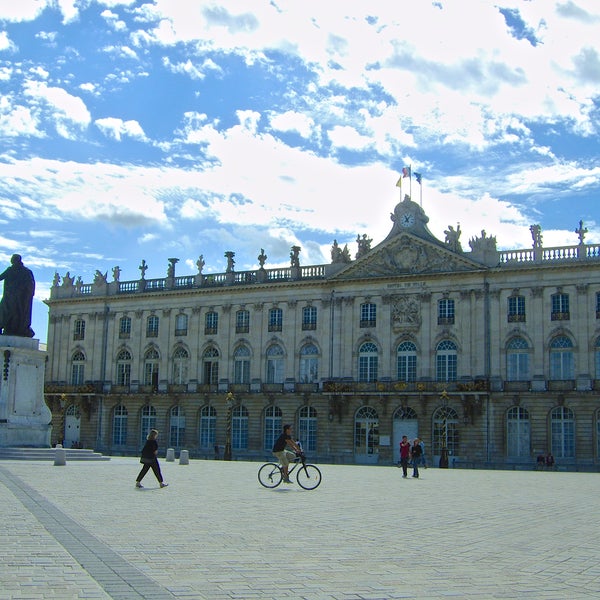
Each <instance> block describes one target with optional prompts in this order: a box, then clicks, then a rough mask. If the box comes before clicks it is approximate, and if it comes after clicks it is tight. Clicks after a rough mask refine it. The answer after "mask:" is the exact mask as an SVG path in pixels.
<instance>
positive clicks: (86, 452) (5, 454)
mask: <svg viewBox="0 0 600 600" xmlns="http://www.w3.org/2000/svg"><path fill="white" fill-rule="evenodd" d="M64 450H65V454H66V459H67V462H69V461H72V460H77V461H83V460H85V461H99V460H110V457H109V456H104V455H103V454H100V453H99V452H94V450H90V449H88V448H65V449H64ZM55 455H56V448H11V447H5V448H0V460H47V461H53V460H54V457H55Z"/></svg>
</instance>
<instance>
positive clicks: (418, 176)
mask: <svg viewBox="0 0 600 600" xmlns="http://www.w3.org/2000/svg"><path fill="white" fill-rule="evenodd" d="M415 179H416V180H417V183H421V173H417V172H416V171H415Z"/></svg>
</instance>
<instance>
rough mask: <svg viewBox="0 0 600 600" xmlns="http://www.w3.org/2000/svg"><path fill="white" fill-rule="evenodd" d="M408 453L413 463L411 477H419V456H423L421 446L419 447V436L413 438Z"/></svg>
mask: <svg viewBox="0 0 600 600" xmlns="http://www.w3.org/2000/svg"><path fill="white" fill-rule="evenodd" d="M410 455H411V457H412V464H413V477H414V478H415V479H418V478H419V463H420V462H421V457H422V456H423V448H421V443H420V441H419V438H415V439H414V440H413V445H412V448H411V449H410Z"/></svg>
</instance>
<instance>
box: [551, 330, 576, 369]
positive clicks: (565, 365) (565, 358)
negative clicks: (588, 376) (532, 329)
mask: <svg viewBox="0 0 600 600" xmlns="http://www.w3.org/2000/svg"><path fill="white" fill-rule="evenodd" d="M550 379H555V380H567V379H575V363H574V359H573V342H572V341H571V339H570V338H569V337H567V336H566V335H559V336H556V337H555V338H554V339H553V340H552V341H551V342H550Z"/></svg>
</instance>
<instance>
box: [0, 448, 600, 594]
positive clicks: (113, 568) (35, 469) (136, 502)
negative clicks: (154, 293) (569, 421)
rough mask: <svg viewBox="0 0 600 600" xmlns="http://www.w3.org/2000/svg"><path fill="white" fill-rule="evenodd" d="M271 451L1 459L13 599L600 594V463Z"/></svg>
mask: <svg viewBox="0 0 600 600" xmlns="http://www.w3.org/2000/svg"><path fill="white" fill-rule="evenodd" d="M259 464H260V463H250V462H221V461H200V460H198V461H195V460H191V461H190V464H189V465H180V464H179V463H178V462H168V463H167V462H165V461H164V460H163V461H162V468H163V473H164V476H165V481H167V482H168V483H169V484H170V485H169V487H168V488H165V489H162V490H161V489H159V488H158V485H157V482H156V480H155V479H154V476H153V475H152V473H151V472H150V473H149V474H148V475H147V476H146V478H145V480H144V484H145V488H144V489H142V490H136V489H135V488H134V479H135V476H136V474H137V471H138V469H139V467H140V465H139V463H138V461H137V460H136V459H134V458H112V459H111V460H110V461H108V462H80V463H77V462H69V463H68V464H67V465H66V466H54V465H53V464H52V462H50V463H48V462H24V461H1V462H0V521H1V525H0V599H2V600H5V599H11V600H12V599H15V600H16V599H19V600H38V599H47V598H50V599H57V600H68V599H71V598H86V599H107V598H112V599H115V600H116V599H134V598H136V599H140V598H147V599H156V600H162V599H165V600H166V599H169V598H179V599H186V600H205V599H206V600H224V599H239V600H245V599H257V600H258V599H261V600H262V599H271V598H272V599H277V600H281V599H306V600H325V599H328V600H362V599H364V600H384V599H386V600H387V599H392V598H426V599H441V598H444V599H447V598H461V599H462V598H466V599H472V598H473V599H474V598H477V599H485V598H502V599H508V598H519V599H522V598H535V599H537V598H539V599H557V598H561V599H562V598H564V599H577V598H598V597H600V543H599V541H598V540H599V539H600V535H599V534H600V510H599V508H598V498H599V495H600V475H599V474H588V473H562V472H559V473H557V472H534V471H532V472H521V471H474V470H458V469H457V470H454V469H449V470H440V469H431V468H430V469H427V470H425V471H423V472H422V476H421V478H420V479H412V478H409V479H402V477H401V471H400V469H398V468H395V467H367V466H339V465H320V467H321V470H322V473H323V482H322V484H321V486H320V487H319V488H318V489H317V490H314V491H305V490H302V489H301V488H300V487H299V486H298V485H296V484H294V485H290V486H283V485H282V486H280V487H279V488H277V489H275V490H268V489H265V488H263V487H261V486H260V485H259V483H258V480H257V476H256V473H257V470H258V466H259Z"/></svg>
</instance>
